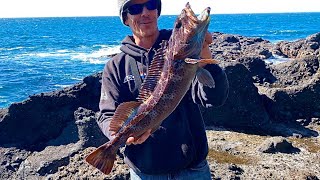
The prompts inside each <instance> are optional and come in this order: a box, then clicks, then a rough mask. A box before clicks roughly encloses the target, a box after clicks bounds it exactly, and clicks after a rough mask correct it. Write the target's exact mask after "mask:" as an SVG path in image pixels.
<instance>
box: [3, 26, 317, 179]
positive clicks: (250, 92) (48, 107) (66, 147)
mask: <svg viewBox="0 0 320 180" xmlns="http://www.w3.org/2000/svg"><path fill="white" fill-rule="evenodd" d="M212 37H213V43H212V44H211V45H210V48H211V51H212V54H213V56H214V58H215V59H218V60H221V66H222V67H224V69H225V71H226V73H227V76H228V80H229V83H230V92H229V97H228V99H227V101H226V103H225V104H224V105H223V106H221V107H218V108H213V109H202V112H203V116H204V118H205V123H206V126H207V136H208V140H209V147H210V152H209V155H208V160H209V164H210V168H211V171H212V178H213V179H319V178H320V171H319V169H320V138H319V133H320V101H319V99H320V97H319V96H320V70H319V69H320V68H319V60H320V48H319V46H320V33H317V34H313V35H310V36H308V37H306V38H305V39H300V40H297V41H292V42H286V41H282V42H278V43H276V44H273V43H271V42H269V41H266V40H263V39H262V38H249V37H244V36H239V35H231V34H224V33H218V32H215V33H212ZM276 57H282V58H290V60H288V61H287V62H284V63H280V64H272V63H271V64H270V63H266V60H268V59H272V58H276ZM100 79H101V73H97V74H94V75H91V76H88V77H85V78H84V79H83V81H82V82H80V83H78V84H75V85H73V86H70V87H68V88H64V89H61V90H57V91H54V92H50V93H41V94H36V95H33V96H30V97H29V98H28V99H27V100H25V101H23V102H18V103H13V104H12V105H11V106H9V108H6V109H0V153H1V154H2V155H1V157H0V179H86V178H88V179H128V178H129V174H128V167H127V166H126V165H124V164H123V161H122V155H121V153H120V152H119V154H118V155H119V156H118V160H117V162H116V166H115V168H114V171H113V172H112V173H111V174H110V175H108V176H105V175H103V174H102V173H100V172H99V171H98V170H96V169H94V168H92V167H90V166H89V165H88V164H86V163H85V162H84V157H85V156H86V154H88V153H89V152H90V151H92V150H93V149H94V148H95V147H97V146H99V145H101V144H102V143H104V142H106V141H107V139H106V138H105V137H104V136H103V135H102V133H101V132H100V131H99V128H98V127H97V125H96V123H95V120H96V119H95V113H96V112H97V111H98V101H99V97H100V87H101V84H100V82H99V80H100Z"/></svg>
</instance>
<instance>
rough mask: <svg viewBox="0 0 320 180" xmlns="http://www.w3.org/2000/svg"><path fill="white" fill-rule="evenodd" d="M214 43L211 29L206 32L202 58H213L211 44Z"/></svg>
mask: <svg viewBox="0 0 320 180" xmlns="http://www.w3.org/2000/svg"><path fill="white" fill-rule="evenodd" d="M211 43H212V36H211V33H210V32H209V31H207V32H206V35H205V37H204V41H203V45H202V50H201V54H200V58H201V59H212V55H211V51H210V48H209V44H211Z"/></svg>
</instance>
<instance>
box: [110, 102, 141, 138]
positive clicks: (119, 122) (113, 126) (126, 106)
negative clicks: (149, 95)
mask: <svg viewBox="0 0 320 180" xmlns="http://www.w3.org/2000/svg"><path fill="white" fill-rule="evenodd" d="M140 104H141V102H136V101H130V102H124V103H121V104H120V105H119V106H118V107H117V110H116V112H115V113H114V115H113V117H112V120H111V122H110V126H109V128H110V129H109V130H110V131H113V132H115V133H116V132H118V131H119V130H120V128H121V127H122V126H123V124H124V123H125V122H126V120H127V119H128V118H129V117H130V116H131V115H132V114H133V113H135V110H136V109H137V107H139V106H140ZM115 133H114V134H115Z"/></svg>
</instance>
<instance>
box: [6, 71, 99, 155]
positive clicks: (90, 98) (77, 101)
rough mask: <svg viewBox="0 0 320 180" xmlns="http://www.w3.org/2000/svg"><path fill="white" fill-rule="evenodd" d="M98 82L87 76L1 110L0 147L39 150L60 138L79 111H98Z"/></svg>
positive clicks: (97, 77) (95, 77) (96, 79)
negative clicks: (69, 84)
mask: <svg viewBox="0 0 320 180" xmlns="http://www.w3.org/2000/svg"><path fill="white" fill-rule="evenodd" d="M100 78H101V73H100V74H96V75H93V76H89V77H86V78H85V79H84V80H83V82H82V83H79V84H76V85H74V86H72V87H68V88H65V89H63V90H60V91H54V92H50V93H41V94H37V95H33V96H30V98H29V99H27V100H25V101H23V102H20V103H14V104H12V105H11V106H10V107H9V108H8V110H2V111H3V112H2V113H0V114H2V115H1V116H0V117H1V120H0V145H2V146H9V147H10V146H17V147H25V148H28V149H38V148H42V145H43V143H45V142H47V141H49V140H50V139H54V138H56V137H57V136H59V134H60V133H61V132H62V131H63V129H64V128H65V127H66V126H67V123H68V122H70V121H73V120H74V116H73V113H74V111H75V110H76V109H77V108H78V107H80V106H82V107H85V108H88V109H92V110H94V111H97V110H98V104H99V103H98V102H99V98H100V88H101V84H100V82H99V79H100Z"/></svg>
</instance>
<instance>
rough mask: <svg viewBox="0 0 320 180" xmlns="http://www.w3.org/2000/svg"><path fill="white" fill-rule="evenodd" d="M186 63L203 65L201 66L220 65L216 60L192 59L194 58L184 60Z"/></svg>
mask: <svg viewBox="0 0 320 180" xmlns="http://www.w3.org/2000/svg"><path fill="white" fill-rule="evenodd" d="M184 62H186V63H188V64H197V63H201V64H219V61H218V60H215V59H192V58H186V59H185V60H184Z"/></svg>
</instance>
